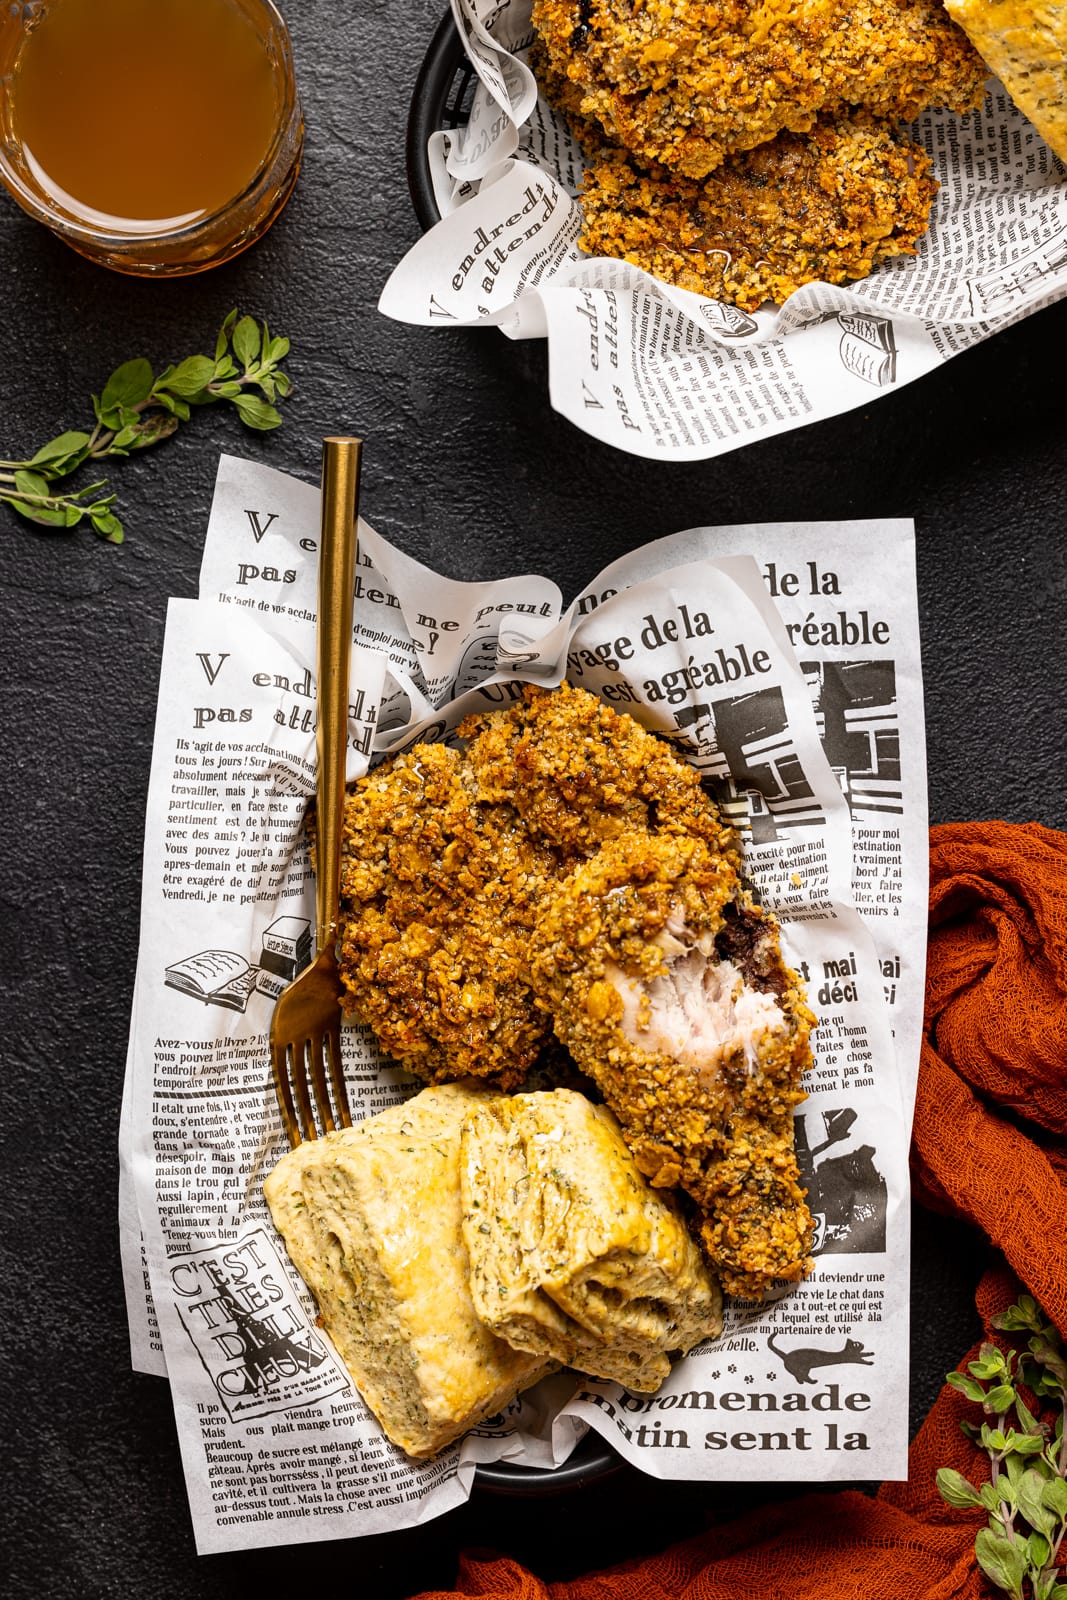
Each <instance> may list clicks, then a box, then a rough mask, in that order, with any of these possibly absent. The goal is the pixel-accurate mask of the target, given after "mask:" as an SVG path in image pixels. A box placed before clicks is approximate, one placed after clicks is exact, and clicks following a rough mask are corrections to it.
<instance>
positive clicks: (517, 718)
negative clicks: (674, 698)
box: [459, 683, 738, 863]
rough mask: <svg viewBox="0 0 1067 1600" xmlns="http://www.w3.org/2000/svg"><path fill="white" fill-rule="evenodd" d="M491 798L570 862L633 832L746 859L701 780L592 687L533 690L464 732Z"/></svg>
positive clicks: (484, 793) (481, 788)
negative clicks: (681, 839)
mask: <svg viewBox="0 0 1067 1600" xmlns="http://www.w3.org/2000/svg"><path fill="white" fill-rule="evenodd" d="M459 731H460V734H461V736H462V737H463V738H464V739H466V740H468V741H469V742H468V747H467V760H468V762H469V763H470V767H471V770H472V772H473V773H474V776H475V780H476V782H477V785H478V792H479V795H480V796H481V797H482V799H483V800H486V801H492V802H495V803H497V804H507V805H511V806H514V808H515V810H516V811H517V812H518V814H519V816H521V818H522V820H523V822H524V824H525V825H526V827H527V828H529V830H530V832H531V833H532V834H533V835H534V836H535V837H536V838H538V839H540V840H543V841H544V842H545V843H546V844H549V845H551V846H552V848H553V849H554V850H555V851H556V853H557V856H558V858H559V860H560V861H561V863H569V862H573V861H575V860H578V859H581V858H583V857H585V856H588V855H591V854H592V853H593V851H594V850H596V849H598V848H599V846H600V845H601V844H602V843H603V842H604V840H605V839H610V838H613V837H614V836H615V835H616V834H617V833H620V832H622V830H623V829H624V828H633V827H644V828H647V829H648V830H649V831H650V832H653V833H656V832H668V833H688V834H692V835H693V836H694V837H696V838H701V839H704V840H706V842H707V844H708V845H709V846H710V847H711V849H713V850H717V851H722V852H724V853H725V854H727V855H729V856H730V857H731V858H732V859H736V857H737V851H738V842H737V835H736V834H735V832H734V831H733V829H732V828H731V827H730V826H729V825H728V824H727V823H725V822H724V821H723V819H722V816H721V815H720V813H719V810H718V807H717V806H716V805H715V803H714V802H713V801H712V800H711V799H709V797H708V796H707V795H706V794H705V793H704V791H703V789H702V788H701V786H700V777H699V774H698V773H697V772H696V771H694V769H693V768H692V767H691V766H690V765H689V763H688V762H686V761H683V760H682V759H681V757H680V756H678V755H676V754H675V752H674V751H673V750H672V749H671V748H670V746H669V745H667V744H666V743H664V741H663V740H662V739H657V738H656V736H655V735H654V734H651V733H648V732H647V731H646V730H645V729H644V728H642V726H641V724H640V723H639V722H635V721H634V719H633V717H629V716H626V715H624V714H620V713H619V712H617V711H614V710H612V708H611V706H608V705H605V704H604V703H603V701H600V700H597V699H596V698H595V696H593V695H591V694H589V693H588V692H587V691H586V690H585V689H575V688H572V687H571V685H570V684H567V683H563V684H561V685H560V686H559V688H558V689H555V690H552V691H550V692H548V693H546V692H545V691H544V690H542V689H536V688H533V687H530V686H527V687H526V688H524V689H523V692H522V699H521V701H519V702H518V703H517V704H516V705H515V706H514V707H513V708H512V709H511V710H510V711H508V712H506V713H505V714H503V715H501V714H500V713H498V712H489V713H486V714H483V715H476V716H473V717H468V718H467V719H466V721H464V722H463V723H462V724H461V726H460V730H459Z"/></svg>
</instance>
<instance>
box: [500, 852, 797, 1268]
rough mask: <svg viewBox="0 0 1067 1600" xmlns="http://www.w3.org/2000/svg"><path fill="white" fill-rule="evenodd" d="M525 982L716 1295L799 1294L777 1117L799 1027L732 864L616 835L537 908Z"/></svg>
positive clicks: (790, 1190)
mask: <svg viewBox="0 0 1067 1600" xmlns="http://www.w3.org/2000/svg"><path fill="white" fill-rule="evenodd" d="M531 977H532V981H533V984H534V987H535V989H536V990H537V993H538V995H539V996H540V998H541V1001H542V1003H543V1004H544V1005H545V1006H546V1007H547V1008H548V1010H549V1011H551V1013H552V1016H553V1020H554V1025H555V1029H556V1033H557V1035H558V1036H559V1038H560V1039H561V1040H562V1042H563V1043H564V1044H565V1045H566V1046H567V1048H568V1049H569V1050H570V1052H571V1054H572V1055H573V1056H574V1058H575V1060H576V1061H577V1062H578V1064H579V1066H580V1067H581V1068H582V1069H583V1071H585V1072H586V1073H588V1074H589V1076H590V1077H591V1078H592V1079H593V1080H594V1082H595V1083H596V1084H597V1086H598V1088H599V1089H600V1091H601V1093H602V1094H603V1096H604V1098H605V1100H606V1101H607V1103H608V1105H609V1106H610V1107H611V1109H612V1111H614V1113H615V1115H616V1116H617V1117H618V1119H619V1123H620V1125H621V1128H622V1131H623V1135H624V1137H625V1139H626V1141H627V1144H628V1145H629V1146H630V1149H631V1150H632V1151H633V1154H634V1158H635V1161H636V1163H637V1166H638V1168H639V1169H640V1170H641V1171H642V1172H643V1173H644V1174H645V1175H646V1177H648V1178H649V1179H650V1180H651V1182H652V1183H653V1184H654V1185H663V1186H679V1187H681V1188H683V1189H685V1190H686V1191H688V1193H689V1194H690V1195H691V1196H692V1197H693V1199H694V1200H695V1201H696V1203H697V1205H698V1206H699V1208H700V1210H701V1212H702V1213H703V1222H702V1225H701V1234H702V1237H703V1240H704V1243H705V1246H706V1248H707V1250H708V1253H709V1255H710V1258H711V1260H712V1263H713V1265H714V1266H715V1267H716V1269H717V1270H718V1272H719V1275H720V1277H721V1280H722V1286H723V1289H724V1291H725V1292H726V1293H728V1294H734V1295H739V1296H743V1297H753V1298H754V1297H758V1296H759V1295H761V1294H762V1293H763V1292H764V1291H765V1290H766V1289H767V1288H768V1286H769V1285H770V1284H771V1283H772V1281H773V1280H774V1279H776V1278H784V1279H796V1278H799V1277H801V1276H802V1275H803V1274H804V1273H805V1272H806V1271H807V1270H808V1269H809V1268H810V1265H811V1262H810V1250H811V1242H812V1221H811V1215H810V1213H809V1211H808V1208H807V1206H806V1205H805V1203H804V1193H803V1190H802V1189H801V1187H800V1184H799V1179H798V1170H797V1162H796V1154H795V1150H794V1143H793V1108H794V1106H796V1104H797V1103H798V1102H799V1101H800V1100H802V1099H803V1098H804V1093H803V1090H802V1089H801V1087H800V1080H801V1076H802V1074H803V1072H804V1069H805V1067H806V1066H807V1065H808V1064H809V1062H810V1059H811V1052H810V1046H809V1034H810V1030H811V1026H812V1023H813V1022H814V1018H813V1016H812V1014H811V1012H810V1011H809V1010H808V1007H807V1005H806V1003H805V1001H804V997H803V992H802V990H801V987H800V984H799V981H798V979H797V977H796V974H795V973H793V972H791V971H790V970H789V968H787V967H786V966H785V965H784V963H783V961H782V957H781V950H780V945H779V935H778V926H777V923H776V922H775V921H774V919H773V918H772V917H771V916H770V915H769V914H768V913H767V912H765V911H763V910H761V909H760V908H759V907H757V906H756V905H755V904H754V903H753V902H752V900H751V897H750V896H749V895H748V893H747V892H746V891H745V890H744V889H743V887H742V885H741V883H740V880H739V878H738V875H737V871H736V867H735V866H734V864H733V862H732V861H731V860H730V859H729V858H726V857H723V856H719V855H715V854H713V853H711V852H710V851H709V850H708V849H707V847H706V845H705V844H704V843H703V842H702V841H701V840H699V839H694V838H688V837H683V836H680V835H668V834H660V835H658V836H651V835H649V834H646V833H641V832H636V831H635V832H626V833H622V834H620V835H619V836H618V837H617V838H615V839H613V840H611V841H610V842H609V843H607V844H605V845H604V847H603V848H602V849H601V850H600V851H599V852H598V853H597V854H596V855H595V856H593V857H592V858H591V859H590V860H588V861H587V862H585V863H583V864H582V865H580V866H579V867H577V868H576V869H575V870H574V871H573V872H572V873H571V875H570V876H569V877H568V878H567V879H566V880H565V881H564V882H563V883H562V884H559V885H557V886H556V887H555V888H554V889H552V890H551V891H550V893H549V895H548V897H547V900H546V902H545V905H544V907H543V909H542V911H541V915H540V916H539V918H538V921H537V926H536V929H535V931H534V937H533V945H532V962H531Z"/></svg>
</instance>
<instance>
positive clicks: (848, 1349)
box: [767, 1334, 874, 1383]
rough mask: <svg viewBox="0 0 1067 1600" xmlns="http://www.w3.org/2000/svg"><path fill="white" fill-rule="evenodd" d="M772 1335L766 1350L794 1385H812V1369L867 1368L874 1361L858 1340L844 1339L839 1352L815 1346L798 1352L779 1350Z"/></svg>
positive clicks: (871, 1353)
mask: <svg viewBox="0 0 1067 1600" xmlns="http://www.w3.org/2000/svg"><path fill="white" fill-rule="evenodd" d="M774 1339H775V1336H774V1334H772V1335H771V1337H770V1338H769V1339H768V1340H767V1348H768V1349H769V1350H773V1351H774V1353H775V1355H776V1356H779V1357H780V1358H781V1361H782V1365H783V1366H784V1367H785V1370H786V1371H787V1372H788V1374H789V1376H790V1377H791V1378H792V1379H793V1380H794V1382H796V1383H814V1382H815V1381H816V1380H815V1379H814V1378H813V1377H812V1375H811V1372H812V1368H813V1367H836V1366H841V1365H846V1366H848V1365H855V1366H860V1367H869V1366H870V1364H871V1362H872V1361H873V1360H874V1352H873V1350H865V1349H864V1348H863V1343H862V1341H861V1340H860V1339H846V1340H845V1342H844V1344H843V1346H842V1347H841V1349H840V1350H820V1349H819V1347H818V1346H817V1345H807V1346H802V1347H801V1348H800V1349H799V1350H779V1348H778V1346H777V1345H776V1344H775V1342H774Z"/></svg>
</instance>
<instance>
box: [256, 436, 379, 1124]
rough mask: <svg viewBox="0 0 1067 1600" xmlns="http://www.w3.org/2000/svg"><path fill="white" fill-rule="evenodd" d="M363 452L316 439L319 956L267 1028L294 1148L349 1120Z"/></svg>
mask: <svg viewBox="0 0 1067 1600" xmlns="http://www.w3.org/2000/svg"><path fill="white" fill-rule="evenodd" d="M362 448H363V446H362V440H360V439H324V440H323V441H322V531H321V537H320V540H319V597H318V651H317V654H318V669H317V670H318V722H317V730H316V745H317V749H318V774H317V779H316V785H315V799H316V825H315V831H316V838H315V857H316V882H315V922H316V937H315V948H316V951H317V952H318V953H317V955H316V957H315V961H314V963H313V964H312V966H310V967H309V968H308V970H307V971H306V972H302V973H301V974H300V976H299V977H298V978H296V979H295V980H294V982H293V983H291V984H290V985H289V987H288V989H286V990H285V991H284V993H283V994H282V995H281V996H280V997H279V999H278V1002H277V1004H276V1006H275V1008H274V1019H273V1021H272V1022H271V1028H270V1064H271V1071H272V1072H273V1074H274V1088H275V1090H276V1092H277V1095H278V1105H279V1107H280V1108H281V1113H282V1122H283V1123H284V1125H285V1132H286V1134H287V1136H288V1139H289V1143H290V1145H291V1146H292V1147H293V1149H294V1150H295V1149H296V1147H297V1145H298V1144H300V1143H301V1141H302V1140H304V1139H316V1138H318V1137H319V1128H317V1127H316V1123H315V1111H316V1110H317V1112H318V1118H319V1123H320V1125H321V1131H322V1132H323V1133H332V1132H333V1130H334V1129H335V1128H336V1127H342V1128H348V1127H351V1125H352V1115H351V1112H350V1111H349V1109H348V1095H347V1093H346V1091H345V1080H344V1071H343V1069H342V1066H341V993H342V984H341V976H340V972H339V970H338V966H337V931H338V930H337V923H338V914H339V910H340V898H341V828H342V823H343V818H344V801H345V748H346V745H347V741H348V674H349V665H350V662H351V657H352V596H353V590H354V587H355V573H356V516H357V513H358V508H359V468H360V456H361V453H362ZM327 1061H328V1066H329V1081H328V1082H327ZM309 1078H310V1083H311V1090H310V1091H309V1088H308V1080H309ZM331 1091H332V1098H333V1104H332V1106H331ZM312 1092H313V1094H314V1107H313V1105H312Z"/></svg>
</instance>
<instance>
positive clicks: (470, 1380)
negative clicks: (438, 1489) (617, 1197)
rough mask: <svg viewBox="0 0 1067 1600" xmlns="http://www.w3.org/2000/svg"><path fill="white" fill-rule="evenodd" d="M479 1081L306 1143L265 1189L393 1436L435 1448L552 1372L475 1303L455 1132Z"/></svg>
mask: <svg viewBox="0 0 1067 1600" xmlns="http://www.w3.org/2000/svg"><path fill="white" fill-rule="evenodd" d="M491 1098H492V1095H491V1091H489V1090H487V1089H485V1088H484V1087H482V1086H480V1085H473V1084H459V1083H456V1084H445V1085H442V1086H440V1087H438V1088H431V1089H424V1090H423V1091H422V1092H421V1093H420V1094H418V1095H416V1096H415V1098H414V1099H413V1100H409V1101H408V1102H407V1103H406V1104H404V1105H399V1106H393V1107H392V1108H391V1109H390V1110H388V1111H383V1112H382V1113H381V1114H380V1115H379V1116H376V1117H371V1118H369V1119H368V1120H367V1121H366V1122H362V1123H360V1124H358V1125H357V1126H356V1127H353V1128H344V1129H342V1130H340V1131H339V1132H337V1133H328V1134H327V1135H326V1137H325V1138H323V1139H316V1140H312V1141H310V1142H308V1143H305V1144H300V1145H298V1146H297V1148H296V1149H295V1150H291V1151H290V1152H289V1153H288V1154H287V1155H284V1156H283V1157H282V1159H281V1160H280V1161H279V1162H278V1165H277V1166H276V1167H275V1169H274V1171H273V1172H272V1173H271V1174H270V1176H269V1177H268V1178H267V1180H266V1183H265V1184H264V1193H265V1195H266V1199H267V1204H268V1205H269V1207H270V1210H271V1215H272V1217H273V1218H274V1223H275V1226H276V1227H277V1229H278V1231H279V1233H280V1234H281V1235H282V1238H283V1239H284V1240H285V1245H286V1249H287V1250H288V1252H289V1255H290V1257H291V1259H292V1262H293V1265H294V1266H295V1267H296V1269H297V1271H298V1272H299V1273H300V1275H301V1277H302V1278H303V1279H304V1282H305V1283H306V1284H307V1286H308V1288H309V1289H310V1290H311V1293H312V1294H313V1295H314V1297H315V1299H316V1301H317V1302H318V1305H319V1309H320V1311H321V1313H322V1318H323V1323H324V1325H325V1328H326V1332H327V1333H328V1334H329V1336H330V1338H331V1340H332V1341H333V1343H334V1345H335V1346H336V1348H337V1350H338V1352H339V1354H340V1356H341V1358H342V1360H343V1361H344V1363H345V1365H346V1367H347V1368H348V1370H349V1372H350V1373H351V1374H352V1378H353V1381H354V1383H355V1385H356V1388H357V1389H358V1390H359V1392H360V1394H361V1395H362V1396H363V1398H364V1400H366V1402H367V1404H368V1405H369V1406H370V1408H371V1410H372V1411H373V1412H374V1414H375V1416H376V1417H377V1418H378V1421H379V1422H380V1423H381V1425H382V1427H383V1428H384V1429H385V1432H386V1433H387V1434H388V1436H389V1438H390V1439H392V1441H393V1443H394V1444H398V1445H399V1446H400V1448H401V1449H402V1450H406V1451H407V1453H408V1455H411V1456H418V1457H422V1456H432V1455H435V1454H436V1453H437V1452H438V1451H439V1450H442V1449H443V1448H444V1447H445V1445H447V1444H450V1443H451V1442H452V1441H453V1440H454V1439H456V1438H458V1437H459V1435H460V1434H461V1433H464V1432H466V1431H467V1429H468V1428H472V1427H474V1426H475V1425H476V1424H477V1423H478V1422H480V1421H482V1419H483V1418H485V1417H487V1416H492V1415H493V1414H494V1413H496V1412H497V1411H500V1410H501V1409H502V1408H503V1407H504V1406H505V1405H506V1404H507V1403H508V1401H510V1400H512V1399H513V1398H514V1396H515V1394H516V1393H517V1392H519V1391H520V1390H522V1389H526V1388H528V1387H529V1386H530V1384H532V1383H536V1382H537V1380H538V1379H539V1378H540V1377H542V1376H543V1375H544V1374H545V1373H546V1372H548V1371H550V1370H552V1363H551V1362H548V1361H546V1360H544V1358H543V1357H541V1356H536V1355H528V1354H524V1353H523V1352H521V1351H517V1350H515V1349H514V1348H513V1347H512V1346H511V1345H509V1344H507V1343H506V1342H505V1341H504V1340H503V1339H498V1338H497V1337H496V1336H495V1335H494V1334H493V1333H492V1332H491V1331H490V1330H489V1329H488V1328H487V1327H486V1326H485V1324H484V1323H483V1322H481V1320H480V1319H479V1318H478V1316H477V1315H476V1314H475V1310H474V1306H473V1303H472V1301H471V1295H470V1289H469V1286H468V1282H469V1267H468V1260H467V1251H466V1247H465V1245H464V1243H463V1235H462V1226H461V1211H460V1173H459V1154H460V1129H461V1126H462V1123H463V1119H464V1118H465V1116H466V1115H467V1114H468V1112H470V1111H471V1110H473V1109H475V1108H477V1107H480V1106H483V1105H484V1104H486V1103H487V1101H489V1100H491Z"/></svg>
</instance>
